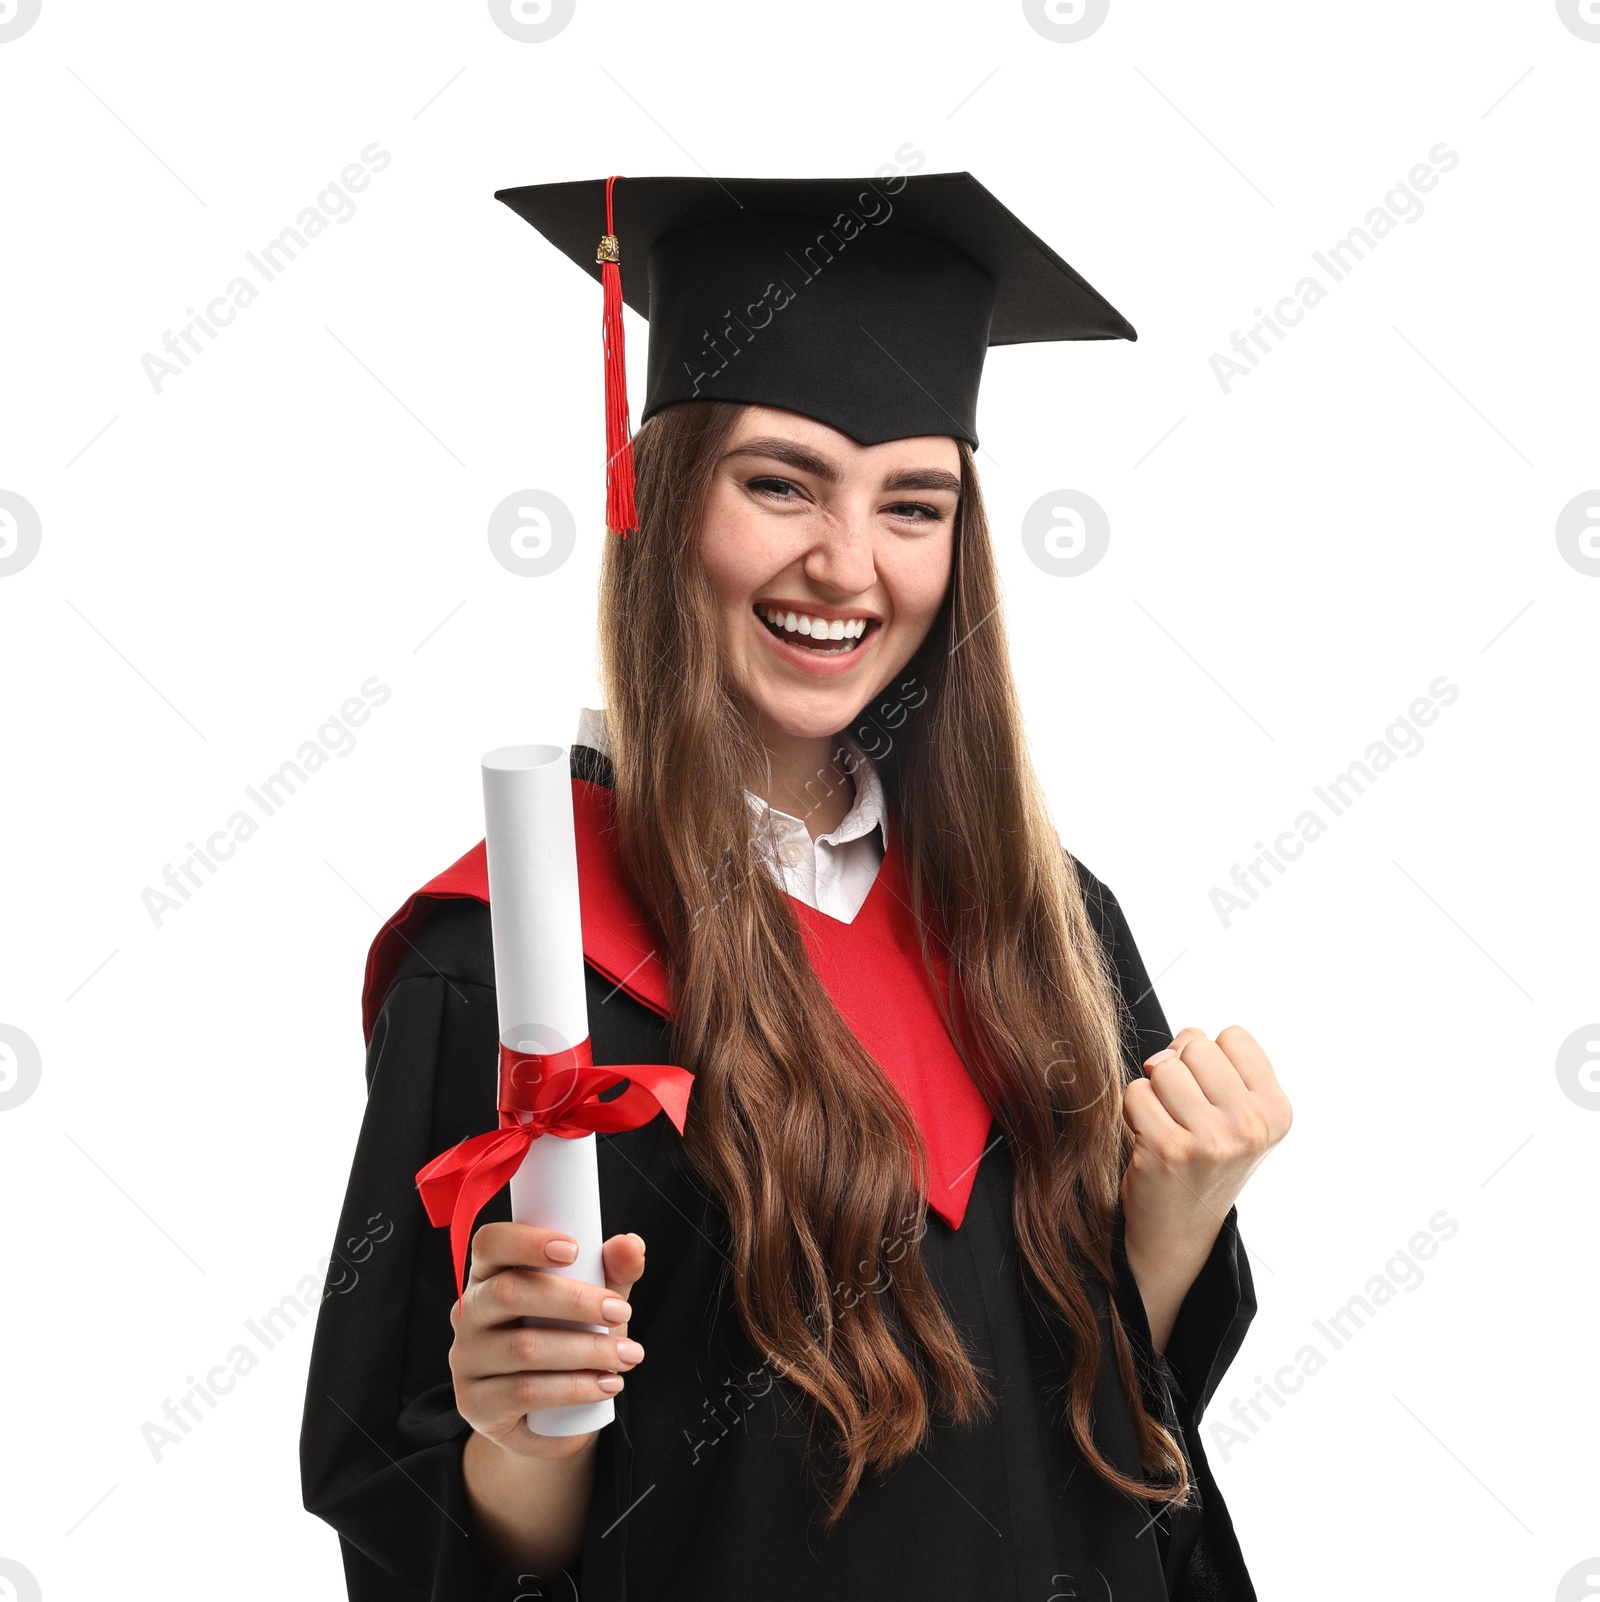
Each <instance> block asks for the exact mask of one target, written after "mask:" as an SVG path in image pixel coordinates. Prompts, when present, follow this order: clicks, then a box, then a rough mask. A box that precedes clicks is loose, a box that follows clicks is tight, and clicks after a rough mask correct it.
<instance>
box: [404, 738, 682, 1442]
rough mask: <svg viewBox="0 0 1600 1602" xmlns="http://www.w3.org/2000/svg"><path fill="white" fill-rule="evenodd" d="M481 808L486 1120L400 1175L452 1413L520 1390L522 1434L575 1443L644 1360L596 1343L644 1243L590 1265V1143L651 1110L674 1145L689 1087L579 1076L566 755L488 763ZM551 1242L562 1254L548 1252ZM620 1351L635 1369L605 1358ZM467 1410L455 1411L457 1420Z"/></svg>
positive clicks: (661, 1075) (611, 1072)
mask: <svg viewBox="0 0 1600 1602" xmlns="http://www.w3.org/2000/svg"><path fill="white" fill-rule="evenodd" d="M483 798H484V821H485V847H486V855H487V862H488V878H489V913H490V922H491V928H492V934H493V942H494V970H495V993H496V1004H497V1008H498V1015H499V1029H500V1093H499V1113H500V1123H499V1128H498V1129H495V1130H492V1131H489V1132H488V1133H485V1134H482V1135H476V1136H474V1137H472V1138H471V1139H470V1140H465V1141H463V1142H462V1143H461V1144H460V1145H459V1146H455V1147H453V1148H452V1149H451V1150H449V1151H447V1152H445V1153H443V1154H442V1155H441V1156H439V1157H436V1158H435V1159H434V1160H433V1161H432V1162H431V1163H429V1164H428V1165H427V1166H426V1167H425V1168H423V1170H422V1171H421V1172H420V1173H419V1174H418V1175H417V1188H418V1189H419V1191H420V1192H421V1193H422V1199H423V1203H424V1205H425V1206H426V1208H427V1210H428V1216H429V1218H430V1219H431V1220H432V1221H433V1223H434V1224H435V1225H439V1226H443V1225H448V1226H449V1228H450V1240H451V1249H452V1254H453V1256H454V1259H455V1265H456V1284H457V1288H458V1290H460V1291H462V1295H461V1297H460V1298H459V1299H458V1302H457V1306H456V1309H455V1312H454V1314H453V1315H452V1318H453V1322H454V1323H455V1325H456V1329H457V1347H458V1348H460V1349H461V1363H460V1365H459V1366H458V1364H457V1352H456V1351H455V1350H452V1353H451V1363H452V1368H453V1369H454V1370H455V1374H456V1389H457V1396H458V1400H462V1399H463V1385H464V1384H465V1385H466V1386H467V1387H468V1388H469V1390H470V1388H471V1387H473V1386H479V1387H481V1385H482V1383H483V1382H484V1381H486V1380H496V1379H498V1380H501V1381H504V1382H506V1383H503V1384H501V1385H500V1386H499V1387H498V1390H494V1391H491V1392H488V1393H483V1396H480V1395H478V1394H476V1393H473V1394H470V1395H467V1396H466V1397H465V1401H466V1403H467V1405H470V1406H472V1408H473V1410H474V1412H477V1413H479V1414H480V1415H482V1416H485V1418H486V1421H489V1420H491V1419H492V1418H493V1417H498V1414H497V1413H496V1412H495V1411H494V1407H495V1404H494V1403H485V1402H484V1397H487V1396H491V1395H492V1396H494V1397H497V1398H498V1403H499V1405H501V1406H503V1405H505V1403H506V1402H507V1400H508V1399H510V1400H513V1401H514V1399H515V1397H516V1396H519V1395H522V1394H523V1393H526V1396H527V1398H528V1399H529V1400H527V1401H525V1402H523V1403H522V1404H521V1405H523V1406H524V1407H525V1408H527V1410H528V1424H527V1430H528V1431H530V1432H531V1431H537V1432H538V1434H539V1435H540V1436H569V1437H583V1436H586V1435H590V1434H592V1433H593V1432H594V1431H596V1430H598V1429H600V1428H601V1427H602V1426H603V1425H605V1424H607V1423H609V1422H610V1421H611V1418H612V1416H613V1412H614V1408H613V1404H612V1401H611V1395H610V1392H608V1390H607V1388H606V1387H605V1386H604V1385H602V1384H601V1376H600V1371H602V1370H612V1371H613V1374H614V1371H615V1369H616V1368H618V1367H628V1366H631V1365H632V1363H636V1362H637V1361H638V1360H639V1357H641V1356H642V1355H643V1351H642V1349H640V1348H638V1347H637V1343H633V1342H629V1341H627V1340H625V1339H624V1340H623V1341H622V1342H620V1343H619V1342H618V1341H617V1339H616V1338H615V1337H614V1336H612V1335H611V1334H610V1333H609V1331H610V1329H611V1327H612V1326H615V1325H618V1324H622V1323H625V1321H626V1319H627V1317H628V1312H627V1309H626V1307H625V1305H624V1302H625V1293H624V1294H623V1295H618V1294H617V1287H619V1286H621V1285H623V1284H625V1283H626V1284H628V1285H631V1283H632V1280H633V1279H634V1278H637V1275H638V1274H639V1273H640V1272H642V1270H643V1243H642V1242H640V1244H639V1246H638V1248H637V1249H638V1252H639V1260H638V1261H637V1263H635V1262H634V1261H633V1258H632V1246H631V1242H632V1241H635V1240H637V1239H638V1237H637V1236H634V1237H613V1239H612V1241H610V1242H608V1243H606V1245H607V1248H608V1251H607V1252H606V1253H603V1252H602V1246H601V1235H600V1231H601V1222H600V1182H599V1173H598V1168H597V1165H596V1153H595V1133H596V1132H597V1131H604V1132H615V1131H620V1130H626V1129H635V1128H638V1127H639V1126H640V1125H642V1124H644V1123H647V1122H648V1121H649V1120H650V1119H651V1118H653V1117H654V1116H655V1115H656V1114H657V1113H658V1112H661V1111H663V1110H665V1111H666V1112H667V1114H668V1116H669V1117H670V1118H671V1119H672V1121H673V1123H674V1124H675V1125H676V1127H677V1128H678V1130H679V1132H680V1133H681V1132H682V1130H683V1121H684V1116H685V1113H686V1110H687V1102H688V1095H689V1088H690V1086H691V1085H692V1083H693V1078H692V1076H691V1075H690V1074H689V1073H688V1072H686V1071H685V1070H684V1069H682V1068H679V1067H675V1066H672V1065H670V1064H665V1063H629V1064H624V1065H617V1066H610V1067H599V1066H596V1065H595V1064H594V1063H593V1061H592V1058H591V1054H590V1047H589V1019H588V1002H587V998H586V994H585V988H584V968H583V930H582V922H581V917H580V907H579V894H578V855H577V841H576V833H575V827H574V820H573V809H572V780H571V775H570V765H569V761H568V757H567V753H566V750H565V749H564V748H563V747H561V746H547V745H534V746H508V747H505V748H503V749H501V750H497V751H491V752H490V753H489V754H488V755H487V756H486V757H485V758H484V759H483ZM624 1085H626V1088H621V1087H623V1086H624ZM618 1089H621V1094H614V1092H615V1091H617V1090H618ZM602 1097H604V1098H605V1099H601V1098H602ZM507 1182H509V1183H510V1186H511V1214H512V1218H513V1219H514V1220H515V1222H514V1223H513V1224H511V1225H505V1224H491V1225H487V1226H485V1228H484V1229H483V1230H482V1231H481V1232H480V1234H479V1235H478V1237H477V1242H476V1243H475V1249H474V1251H473V1268H472V1279H471V1290H470V1294H471V1298H472V1305H471V1307H470V1309H469V1308H468V1307H467V1305H466V1303H467V1297H468V1293H467V1290H466V1288H465V1287H464V1286H463V1269H464V1266H465V1261H466V1255H467V1246H468V1241H469V1239H470V1238H471V1231H472V1225H473V1221H474V1220H475V1219H476V1217H477V1215H478V1213H479V1211H480V1210H481V1209H482V1207H483V1205H484V1203H485V1202H487V1201H488V1200H489V1198H490V1197H491V1196H493V1195H494V1194H495V1193H496V1192H497V1191H498V1190H500V1189H501V1188H502V1187H503V1186H504V1185H505V1184H506V1183H507ZM563 1243H564V1244H565V1245H567V1246H568V1247H569V1248H570V1256H568V1255H566V1254H562V1255H552V1250H553V1248H554V1247H555V1246H557V1245H558V1244H563ZM619 1254H620V1255H619ZM608 1258H609V1259H611V1260H610V1261H609V1262H608V1260H607V1259H608ZM608 1268H609V1270H610V1274H611V1276H612V1277H608ZM603 1287H604V1288H603ZM608 1290H609V1291H610V1292H611V1294H610V1295H609V1297H608V1295H607V1291H608ZM619 1307H620V1308H621V1309H622V1310H621V1311H620V1312H618V1310H617V1309H618V1308H619ZM530 1326H532V1327H530ZM623 1347H625V1348H627V1349H628V1350H629V1351H630V1352H634V1353H636V1354H637V1355H633V1356H626V1355H620V1348H623ZM486 1363H488V1364H491V1365H493V1366H490V1367H485V1366H484V1365H485V1364H486ZM615 1389H620V1385H616V1386H613V1387H611V1390H612V1391H614V1390H615ZM467 1405H463V1406H462V1408H461V1411H462V1415H463V1417H467V1418H469V1420H470V1419H471V1418H472V1414H469V1413H468V1411H467ZM485 1405H487V1406H488V1407H489V1412H488V1413H487V1414H485V1413H484V1406H485ZM513 1416H515V1415H513ZM475 1427H477V1426H476V1425H475Z"/></svg>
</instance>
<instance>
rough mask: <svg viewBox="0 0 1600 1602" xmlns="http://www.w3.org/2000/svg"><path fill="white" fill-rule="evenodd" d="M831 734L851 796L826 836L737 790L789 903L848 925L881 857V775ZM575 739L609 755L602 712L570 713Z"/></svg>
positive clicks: (885, 832)
mask: <svg viewBox="0 0 1600 1602" xmlns="http://www.w3.org/2000/svg"><path fill="white" fill-rule="evenodd" d="M839 739H840V742H841V744H843V745H844V746H845V747H846V748H847V750H848V751H850V753H851V754H852V758H853V760H852V761H851V763H850V769H851V776H852V777H853V778H854V780H855V786H856V796H855V801H854V803H853V804H852V806H851V808H850V810H849V811H848V812H847V813H846V814H845V815H844V819H843V821H842V822H841V823H840V824H839V826H838V828H836V829H834V830H833V831H832V832H831V833H830V834H822V835H818V836H817V838H816V839H815V840H813V839H812V838H811V834H810V831H809V830H808V829H807V828H806V826H805V823H804V822H803V821H802V820H801V819H800V818H796V817H793V816H792V815H791V814H789V813H787V812H780V811H779V810H778V809H777V808H776V807H774V806H771V805H770V804H769V803H768V802H767V801H766V800H764V799H763V798H762V797H761V796H758V795H756V794H754V792H752V791H750V790H746V791H745V793H744V794H745V799H746V800H747V801H748V802H749V803H750V827H751V830H752V838H754V839H757V840H760V841H761V842H762V843H763V845H764V846H765V848H766V849H765V851H764V853H763V855H764V859H765V861H766V864H767V869H768V871H769V872H770V873H771V874H772V877H773V878H774V879H775V880H776V881H777V883H778V884H779V885H780V886H781V887H782V888H783V889H784V890H787V891H788V892H789V894H790V895H792V896H793V897H794V898H795V899H796V900H797V901H803V902H805V904H806V905H807V906H808V907H814V908H815V909H816V910H817V911H818V912H825V913H827V915H828V916H829V917H830V918H837V919H838V920H839V922H840V923H851V922H853V921H854V920H855V916H856V914H857V913H858V912H859V911H860V910H861V907H862V903H863V902H865V901H866V899H867V893H868V891H870V890H871V889H872V883H873V880H875V879H876V878H877V877H878V869H879V867H880V866H881V865H882V863H883V853H884V848H885V846H886V845H887V843H888V839H889V808H888V804H887V801H886V798H885V796H884V789H883V781H882V780H881V779H880V778H879V777H878V774H877V770H876V769H875V768H874V767H873V765H872V762H871V759H870V758H869V757H868V756H867V754H866V752H865V751H863V750H862V749H861V747H860V745H859V744H857V743H856V741H854V740H852V739H851V738H850V736H849V735H848V734H841V735H840V736H839ZM577 744H579V745H587V746H590V747H591V748H593V749H594V750H596V751H598V752H600V753H601V755H603V756H607V757H609V756H610V755H611V741H610V739H609V737H608V736H607V734H606V715H605V713H604V711H600V710H597V709H596V708H594V707H588V706H586V707H584V708H583V710H582V711H581V712H580V713H579V714H578V734H577Z"/></svg>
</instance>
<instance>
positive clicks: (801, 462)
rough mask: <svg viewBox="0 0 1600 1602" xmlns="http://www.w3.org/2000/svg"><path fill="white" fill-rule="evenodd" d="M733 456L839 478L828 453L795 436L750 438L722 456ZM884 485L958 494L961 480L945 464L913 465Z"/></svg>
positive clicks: (834, 480) (826, 480)
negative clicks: (758, 458)
mask: <svg viewBox="0 0 1600 1602" xmlns="http://www.w3.org/2000/svg"><path fill="white" fill-rule="evenodd" d="M734 456H765V457H767V458H768V459H769V460H772V461H776V462H783V463H785V464H786V465H788V466H789V467H792V468H794V469H795V471H796V472H800V473H810V474H811V475H812V477H814V478H820V479H821V480H822V481H823V483H825V484H837V483H838V482H839V470H838V468H837V467H835V466H834V465H833V463H832V462H830V461H828V460H827V458H826V457H823V456H819V455H818V454H817V453H816V452H815V451H813V450H808V449H807V448H806V447H805V446H804V445H797V444H796V443H795V442H794V441H793V440H792V439H782V438H780V437H778V436H776V435H772V436H764V437H762V438H759V439H748V440H746V441H745V442H744V444H742V445H736V446H735V447H734V448H733V449H732V450H731V451H729V452H728V453H727V455H726V456H724V457H723V460H724V461H727V460H728V459H729V458H730V457H734ZM883 487H884V489H886V490H925V491H934V490H949V491H951V492H952V493H954V494H957V495H959V494H960V493H961V480H960V479H959V478H958V477H957V476H956V475H955V474H954V473H950V472H947V471H945V469H944V468H942V467H910V468H906V469H904V470H903V471H901V472H898V473H892V474H891V475H890V476H889V477H888V478H886V479H885V480H884V482H883Z"/></svg>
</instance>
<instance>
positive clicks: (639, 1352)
mask: <svg viewBox="0 0 1600 1602" xmlns="http://www.w3.org/2000/svg"><path fill="white" fill-rule="evenodd" d="M617 1356H618V1357H620V1358H621V1359H622V1361H623V1362H624V1363H642V1362H643V1361H644V1347H642V1346H641V1345H640V1344H639V1343H638V1341H618V1342H617Z"/></svg>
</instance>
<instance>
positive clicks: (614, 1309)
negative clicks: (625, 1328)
mask: <svg viewBox="0 0 1600 1602" xmlns="http://www.w3.org/2000/svg"><path fill="white" fill-rule="evenodd" d="M600 1316H601V1318H603V1319H604V1320H605V1321H606V1323H608V1324H626V1323H627V1322H628V1320H629V1319H630V1318H632V1317H633V1309H632V1308H631V1307H629V1306H628V1304H627V1303H626V1302H619V1301H618V1300H617V1298H616V1297H615V1296H608V1297H606V1299H605V1300H604V1301H603V1302H601V1304H600Z"/></svg>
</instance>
